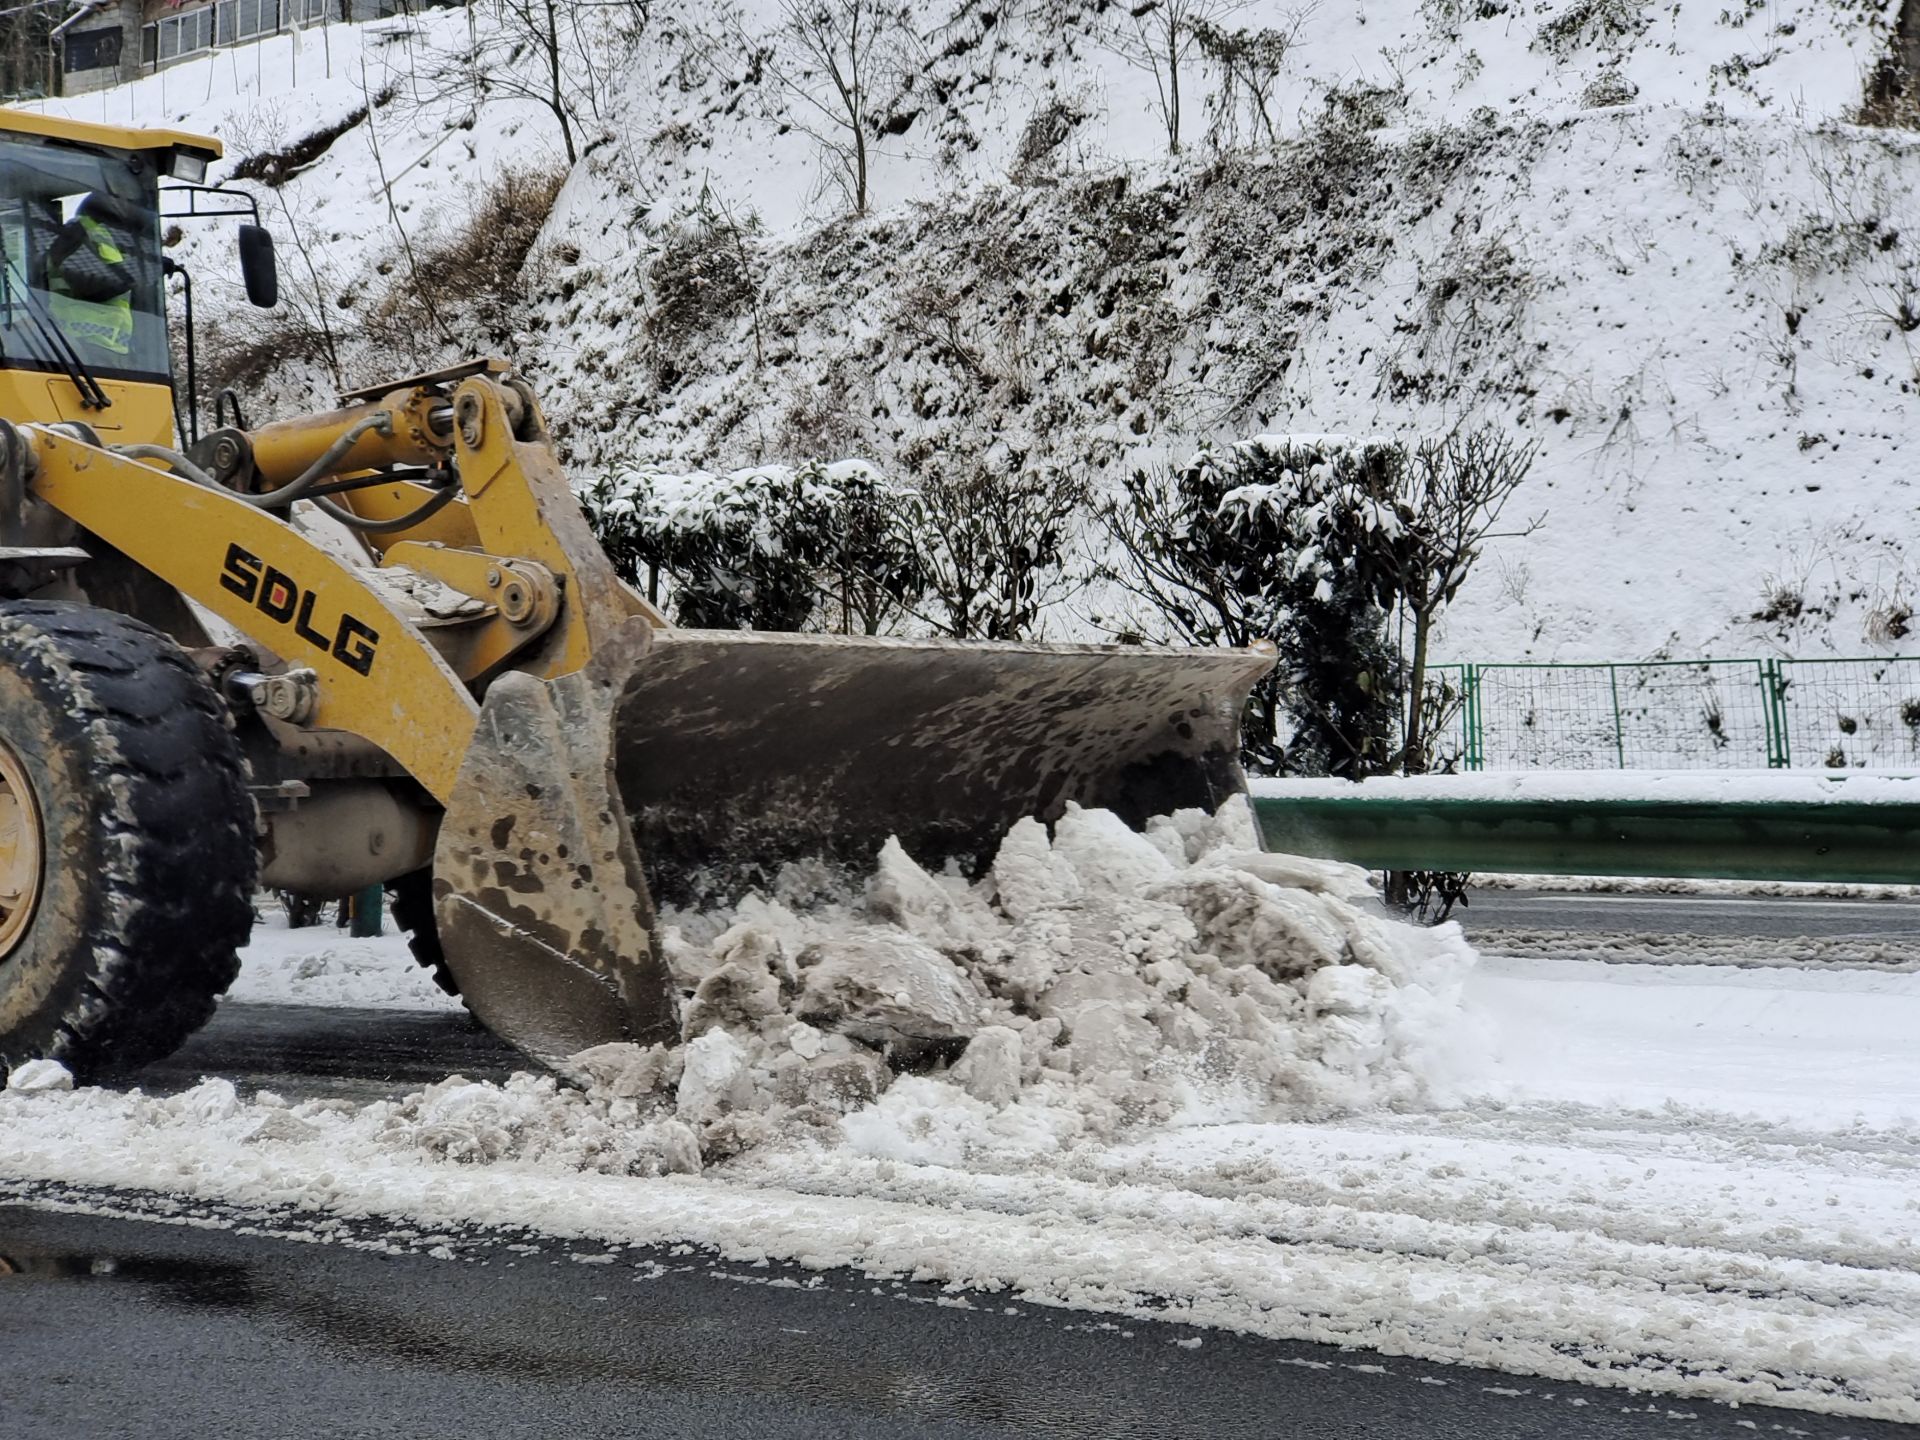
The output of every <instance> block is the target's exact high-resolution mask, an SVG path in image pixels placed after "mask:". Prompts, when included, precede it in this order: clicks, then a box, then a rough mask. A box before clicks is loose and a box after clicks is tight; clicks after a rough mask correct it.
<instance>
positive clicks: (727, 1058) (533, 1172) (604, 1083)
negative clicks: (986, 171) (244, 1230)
mask: <svg viewBox="0 0 1920 1440" xmlns="http://www.w3.org/2000/svg"><path fill="white" fill-rule="evenodd" d="M1244 825H1245V816H1244V812H1239V811H1236V812H1234V813H1232V814H1230V815H1229V816H1227V817H1226V819H1225V823H1222V822H1220V821H1207V820H1204V819H1202V818H1201V817H1197V816H1190V817H1183V820H1182V822H1181V823H1180V824H1178V825H1175V824H1169V823H1165V822H1162V823H1161V824H1160V825H1158V826H1157V827H1156V828H1155V830H1154V831H1153V832H1152V833H1150V834H1149V835H1148V836H1145V837H1141V836H1135V835H1132V834H1130V833H1129V832H1126V831H1125V830H1124V829H1123V828H1122V827H1119V826H1118V825H1117V824H1116V823H1115V822H1113V821H1112V820H1111V817H1107V816H1104V815H1101V814H1098V813H1095V812H1079V813H1077V814H1075V815H1073V816H1071V817H1069V819H1068V820H1067V821H1066V822H1064V823H1063V824H1062V825H1061V826H1060V827H1059V833H1058V834H1057V835H1056V837H1055V838H1054V840H1053V841H1052V842H1051V843H1049V841H1048V839H1047V837H1046V835H1045V834H1044V832H1042V831H1040V830H1039V828H1038V827H1036V826H1025V825H1023V826H1020V827H1017V828H1016V829H1015V831H1014V832H1013V833H1012V834H1010V835H1009V836H1008V839H1007V844H1006V845H1005V847H1004V848H1003V850H1002V853H1001V855H1000V858H999V861H998V863H997V864H996V865H995V867H994V873H993V875H992V876H991V877H990V878H989V879H987V880H985V881H982V882H981V883H980V884H979V885H978V886H973V887H969V886H967V885H966V884H964V883H963V882H961V881H959V880H956V879H952V878H943V877H934V876H930V875H928V874H927V873H926V872H924V871H922V870H920V869H918V868H917V867H915V866H914V865H913V864H912V863H911V861H910V860H909V859H908V858H907V857H906V856H905V855H904V854H902V853H900V851H899V849H898V847H897V846H889V847H888V850H887V852H886V853H885V855H884V856H883V857H882V859H881V862H880V864H879V867H878V870H877V873H876V874H875V876H874V877H873V879H872V881H871V883H870V885H869V887H868V891H867V894H866V896H865V897H864V900H863V901H862V902H860V903H845V904H842V905H840V906H839V907H838V908H828V909H818V908H816V909H814V910H811V911H802V910H800V909H797V908H792V907H789V906H786V905H783V904H780V903H777V902H776V901H773V900H767V899H758V900H753V901H750V902H748V903H746V904H743V905H742V906H741V907H740V908H739V909H738V911H737V912H735V913H734V914H732V915H731V916H723V917H718V918H717V919H716V918H714V917H691V916H689V917H682V923H681V925H680V927H679V930H678V932H677V933H676V936H675V943H674V945H673V947H672V955H673V958H674V961H675V964H676V967H677V969H678V970H679V972H680V973H681V975H682V978H683V980H684V981H685V982H686V983H687V984H688V985H689V986H690V987H692V988H693V990H694V994H693V998H692V1002H691V1003H690V1005H689V1006H688V1011H687V1026H686V1033H687V1035H688V1036H689V1037H690V1039H689V1040H688V1042H687V1043H685V1044H684V1045H682V1046H680V1047H677V1048H676V1049H673V1050H665V1049H657V1048H656V1049H653V1050H648V1051H639V1050H635V1049H633V1048H632V1047H608V1048H607V1049H604V1050H601V1051H597V1052H590V1053H589V1054H587V1055H585V1056H583V1057H580V1060H581V1072H582V1076H583V1078H585V1079H586V1080H587V1082H588V1083H587V1085H586V1088H584V1089H575V1088H569V1087H566V1086H563V1085H561V1084H558V1083H557V1082H556V1081H554V1080H553V1079H552V1078H549V1077H537V1076H531V1075H521V1076H516V1077H515V1078H514V1079H512V1080H510V1081H509V1082H507V1083H506V1084H504V1085H492V1084H478V1083H472V1082H469V1081H467V1080H465V1079H463V1078H461V1077H457V1076H456V1077H451V1078H449V1079H448V1080H446V1081H444V1082H442V1083H440V1084H438V1085H434V1086H431V1087H428V1088H427V1089H426V1090H424V1091H421V1092H419V1093H417V1094H412V1095H408V1096H405V1097H403V1098H398V1099H391V1100H383V1101H379V1102H376V1103H373V1104H368V1105H359V1106H356V1105H354V1104H351V1103H349V1102H346V1101H340V1100H322V1101H307V1102H300V1103H292V1102H289V1101H288V1100H286V1099H283V1098H281V1097H278V1096H275V1095H272V1094H269V1093H264V1092H262V1093H258V1094H255V1095H252V1096H244V1095H242V1094H240V1093H238V1092H237V1091H236V1089H235V1087H234V1086H233V1085H232V1084H231V1083H230V1082H228V1081H226V1080H222V1079H217V1078H216V1079H208V1080H205V1081H203V1082H202V1083H201V1084H200V1085H198V1086H197V1087H195V1088H193V1089H191V1090H189V1091H186V1092H185V1093H182V1094H178V1095H173V1096H169V1097H154V1096H148V1095H145V1094H142V1093H141V1092H139V1091H137V1090H136V1091H132V1092H126V1093H122V1092H116V1091H111V1090H102V1089H93V1088H83V1089H81V1090H79V1091H76V1092H73V1093H64V1092H61V1091H59V1090H58V1089H54V1088H37V1087H39V1086H40V1084H41V1081H42V1079H45V1080H48V1081H51V1082H53V1083H55V1084H57V1082H58V1078H59V1077H57V1076H53V1075H52V1074H51V1073H49V1074H48V1075H47V1076H45V1077H39V1076H38V1075H37V1072H36V1075H35V1076H31V1077H26V1085H25V1087H24V1088H16V1089H14V1090H10V1091H7V1092H4V1093H0V1178H5V1179H11V1180H14V1181H34V1180H48V1181H58V1182H64V1183H68V1184H78V1185H106V1186H127V1187H144V1188H151V1189H158V1190H164V1191H169V1192H174V1193H180V1194H185V1195H189V1196H193V1197H197V1198H204V1199H219V1200H223V1201H227V1202H236V1203H240V1204H244V1205H258V1206H297V1207H304V1208H308V1209H317V1210H323V1211H330V1212H333V1213H336V1214H340V1215H346V1216H362V1215H401V1216H407V1217H411V1218H412V1219H414V1220H416V1221H417V1222H419V1223H422V1224H426V1225H430V1226H432V1227H435V1228H445V1227H448V1226H459V1225H471V1224H487V1223H497V1224H514V1225H528V1224H531V1225H535V1226H537V1227H538V1228H539V1229H541V1230H543V1231H546V1232H548V1233H551V1234H555V1235H558V1236H562V1237H580V1238H592V1239H595V1240H598V1241H604V1242H612V1243H625V1244H650V1243H693V1244H697V1245H703V1246H708V1247H711V1248H713V1249H714V1250H716V1251H719V1252H721V1253H723V1254H724V1255H726V1256H728V1257H731V1258H735V1259H741V1260H749V1261H750V1260H756V1259H760V1258H769V1257H770V1258H780V1259H790V1260H796V1261H799V1262H800V1263H803V1264H806V1265H810V1266H815V1267H826V1266H839V1265H844V1266H853V1267H858V1268H862V1269H865V1270H867V1271H870V1272H873V1273H876V1274H888V1275H902V1276H905V1275H910V1276H915V1277H919V1278H922V1279H935V1280H942V1281H945V1282H947V1283H949V1284H950V1285H952V1286H954V1287H961V1286H965V1287H971V1288H980V1289H986V1290H1008V1291H1012V1292H1017V1293H1018V1294H1020V1295H1022V1296H1025V1297H1027V1298H1029V1299H1032V1300H1036V1301H1039V1302H1042V1303H1047V1304H1053V1305H1060V1306H1065V1307H1069V1308H1074V1309H1081V1310H1093V1311H1106V1312H1114V1313H1120V1314H1142V1315H1146V1314H1153V1315H1159V1316H1162V1317H1168V1318H1175V1319H1179V1320H1184V1321H1189V1322H1193V1323H1198V1324H1205V1325H1214V1326H1220V1327H1225V1328H1232V1329H1236V1330H1243V1331H1247V1332H1251V1333H1254V1334H1260V1335H1268V1336H1275V1337H1289V1338H1304V1339H1313V1340H1322V1341H1331V1342H1336V1343H1341V1344H1349V1345H1362V1346H1368V1347H1371V1348H1374V1349H1378V1350H1381V1351H1384V1352H1386V1353H1390V1354H1406V1355H1414V1356H1419V1357H1423V1358H1427V1359H1432V1360H1442V1361H1447V1360H1452V1361H1461V1362H1466V1363H1471V1364H1479V1365H1486V1366H1492V1367H1495V1368H1500V1369H1505V1370H1509V1371H1516V1372H1521V1373H1529V1374H1536V1375H1541V1376H1546V1377H1549V1378H1555V1379H1561V1380H1580V1381H1587V1382H1593V1383H1600V1384H1609V1385H1623V1386H1632V1387H1637V1388H1643V1389H1651V1390H1657V1391H1663V1392H1668V1393H1675V1394H1686V1395H1693V1396H1700V1397H1710V1398H1719V1399H1728V1400H1739V1401H1744V1402H1769V1403H1784V1404H1789V1405H1795V1406H1800V1407H1804V1408H1809V1409H1816V1410H1825V1411H1830V1412H1835V1413H1844V1414H1854V1415H1861V1416H1873V1417H1879V1418H1884V1419H1891V1420H1904V1421H1916V1420H1920V1344H1916V1341H1917V1340H1920V1273H1916V1272H1917V1269H1920V1256H1916V1247H1915V1236H1916V1220H1917V1217H1920V1192H1916V1189H1915V1187H1914V1184H1913V1179H1914V1173H1915V1167H1916V1165H1920V1123H1916V1117H1920V1058H1916V1056H1915V1053H1914V1048H1913V1046H1912V1045H1911V1042H1910V1037H1911V1036H1912V1035H1913V1034H1914V1033H1915V1032H1916V1029H1917V1028H1920V976H1915V975H1912V974H1891V975H1890V974H1883V973H1869V972H1857V971H1837V972H1834V971H1830V972H1825V973H1818V974H1804V973H1800V972H1797V971H1792V970H1781V969H1774V970H1765V971H1742V972H1737V973H1728V972H1725V971H1718V970H1708V969H1706V968H1705V967H1697V966H1696V967H1686V966H1658V965H1635V966H1619V965H1613V966H1587V965H1578V964H1570V963H1566V962H1548V961H1527V960H1521V959H1507V958H1501V959H1496V960H1492V961H1489V962H1487V963H1485V964H1483V965H1481V966H1479V967H1478V968H1470V966H1471V956H1470V953H1469V952H1468V950H1467V948H1466V946H1465V945H1464V943H1463V941H1462V940H1461V939H1460V937H1459V934H1458V932H1457V930H1455V929H1454V928H1453V927H1451V926H1448V927H1443V928H1442V929H1440V930H1438V931H1432V932H1426V931H1416V930H1412V929H1409V928H1407V927H1404V926H1400V925H1397V924H1394V923H1391V922H1388V921H1386V920H1384V919H1383V918H1381V917H1380V916H1379V914H1378V913H1377V910H1373V909H1369V908H1367V907H1366V906H1365V905H1364V903H1362V904H1355V903H1353V901H1352V900H1351V898H1350V897H1351V896H1353V895H1354V894H1355V893H1356V891H1357V890H1358V888H1359V880H1360V877H1359V876H1358V874H1357V872H1353V871H1349V870H1346V869H1345V868H1343V867H1338V866H1328V865H1323V864H1319V863H1316V862H1311V861H1300V860H1296V859H1291V858H1289V857H1282V856H1259V855H1257V854H1253V853H1250V852H1247V851H1245V850H1242V849H1240V848H1239V847H1240V846H1241V845H1242V844H1243V842H1244V840H1245V831H1244ZM883 1049H885V1050H886V1051H889V1052H890V1053H891V1054H892V1057H893V1059H894V1061H895V1062H896V1065H900V1064H908V1063H910V1064H911V1066H912V1067H913V1071H910V1072H909V1073H896V1065H889V1064H887V1063H886V1062H885V1061H884V1060H883V1059H882V1058H881V1052H882V1050H883ZM956 1056H957V1058H955V1057H956ZM1476 1061H1477V1062H1478V1063H1476ZM915 1072H917V1073H915Z"/></svg>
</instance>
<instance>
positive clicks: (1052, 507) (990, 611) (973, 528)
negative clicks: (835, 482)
mask: <svg viewBox="0 0 1920 1440" xmlns="http://www.w3.org/2000/svg"><path fill="white" fill-rule="evenodd" d="M922 460H923V464H922V468H921V471H920V474H919V477H918V480H917V483H916V484H915V486H914V487H913V488H912V489H911V490H908V491H904V492H903V493H902V494H901V495H900V496H899V497H898V500H897V501H896V508H895V514H896V516H897V524H898V525H899V527H900V533H901V534H903V535H904V536H906V537H908V538H909V540H910V542H911V543H912V544H913V545H914V547H915V549H916V550H917V552H918V554H919V557H920V564H921V575H922V576H923V578H924V580H925V584H926V590H925V599H924V602H923V609H922V615H923V618H924V619H926V620H927V621H928V622H929V623H930V624H932V625H933V626H934V627H935V628H936V629H938V630H939V631H940V632H941V633H943V634H946V635H950V636H952V637H953V638H955V639H957V640H1023V639H1029V638H1033V637H1035V636H1037V635H1038V634H1039V633H1040V621H1041V616H1042V614H1043V613H1044V612H1045V611H1046V610H1047V609H1049V608H1051V607H1053V606H1056V605H1058V604H1060V603H1061V602H1062V601H1064V600H1066V599H1068V598H1070V597H1071V595H1072V594H1073V592H1074V591H1076V590H1077V589H1079V587H1080V583H1081V582H1080V579H1079V577H1077V576H1076V575H1074V574H1073V573H1072V572H1071V570H1070V569H1069V567H1068V555H1069V545H1070V542H1071V540H1072V538H1073V535H1074V532H1075V528H1076V526H1077V524H1078V522H1079V521H1080V520H1081V519H1082V518H1083V517H1084V515H1085V511H1086V507H1087V503H1088V499H1089V490H1088V486H1087V482H1086V480H1085V478H1084V477H1083V476H1082V475H1081V474H1080V473H1078V472H1077V471H1073V470H1070V469H1067V468H1064V467H1062V466H1058V465H1032V466H1028V465H1026V464H1024V463H1023V461H1022V458H1021V457H1017V456H1013V457H991V456H982V455H974V454H958V455H935V456H925V457H922Z"/></svg>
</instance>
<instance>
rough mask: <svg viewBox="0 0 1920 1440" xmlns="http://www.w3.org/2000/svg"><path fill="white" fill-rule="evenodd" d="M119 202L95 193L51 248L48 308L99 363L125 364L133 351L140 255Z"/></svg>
mask: <svg viewBox="0 0 1920 1440" xmlns="http://www.w3.org/2000/svg"><path fill="white" fill-rule="evenodd" d="M123 211H124V207H123V205H122V203H121V202H120V201H117V200H115V199H113V198H112V197H111V196H109V195H107V194H105V193H104V192H102V191H98V190H96V191H94V192H93V193H91V194H89V195H88V196H87V197H86V198H85V199H83V200H82V201H81V202H80V205H79V207H78V209H77V210H76V211H75V212H74V216H73V218H72V219H71V220H69V221H67V222H66V224H64V225H62V226H61V227H60V229H59V232H58V233H57V234H56V235H55V236H54V237H53V241H52V243H51V244H50V245H49V246H48V248H47V283H46V289H47V294H48V297H49V299H48V303H47V309H48V311H49V312H50V313H51V314H52V316H53V321H54V323H55V324H56V325H58V326H59V327H60V329H61V330H62V331H64V332H65V334H66V335H67V337H68V338H69V339H70V340H72V341H73V342H74V343H75V344H76V345H80V346H84V347H86V348H85V350H83V352H82V353H83V354H89V355H90V356H92V357H93V358H96V359H97V360H98V361H99V363H102V364H106V365H114V364H120V365H124V364H125V363H126V359H127V356H128V355H129V354H130V353H131V352H132V349H133V291H134V284H135V276H134V272H133V261H132V256H133V254H134V253H135V250H136V246H135V245H134V243H133V241H132V238H131V236H130V235H129V233H128V226H129V222H128V218H127V217H126V215H125V214H124V213H123Z"/></svg>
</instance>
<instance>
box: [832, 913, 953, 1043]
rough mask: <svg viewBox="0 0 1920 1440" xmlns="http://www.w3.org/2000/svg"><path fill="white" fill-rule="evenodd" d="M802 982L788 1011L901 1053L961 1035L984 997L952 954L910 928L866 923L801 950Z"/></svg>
mask: <svg viewBox="0 0 1920 1440" xmlns="http://www.w3.org/2000/svg"><path fill="white" fill-rule="evenodd" d="M800 969H801V974H802V975H803V976H804V977H805V988H804V989H803V990H802V991H801V994H800V1001H799V1004H798V1005H797V1006H796V1007H795V1013H796V1014H798V1015H799V1016H800V1017H801V1018H802V1019H803V1020H807V1021H809V1022H811V1023H813V1024H815V1025H817V1026H819V1027H820V1028H822V1029H826V1030H837V1031H839V1032H840V1033H842V1034H844V1035H849V1036H852V1037H853V1038H855V1039H858V1040H864V1041H866V1042H867V1043H868V1044H871V1045H889V1046H893V1047H895V1048H896V1049H897V1050H898V1051H900V1052H901V1053H903V1054H913V1055H917V1054H919V1053H922V1052H924V1051H926V1050H927V1049H929V1048H933V1047H940V1046H944V1045H948V1044H950V1043H951V1042H953V1041H957V1040H965V1039H967V1038H968V1037H969V1036H971V1035H972V1034H973V1033H974V1031H975V1030H976V1029H978V1028H979V1025H980V1018H981V1011H982V1008H983V997H982V996H981V994H980V992H979V990H978V989H976V988H975V986H974V985H973V984H972V982H971V981H970V980H969V979H968V978H967V976H966V974H965V973H964V972H963V971H962V970H961V969H960V967H959V966H958V965H956V964H955V963H954V962H953V961H952V960H950V959H948V958H947V957H946V956H945V955H942V954H941V953H940V952H939V951H938V950H936V949H934V948H933V947H932V946H931V945H928V944H927V943H926V942H925V941H923V940H920V939H918V938H917V937H915V936H912V935H908V934H905V933H903V932H899V931H889V930H883V929H880V928H878V927H868V928H865V929H861V930H857V931H854V932H852V933H850V934H848V935H846V936H844V937H840V938H837V939H835V940H834V941H832V942H831V943H822V944H818V945H816V946H814V947H812V948H811V949H809V950H807V951H806V952H804V953H802V955H801V956H800Z"/></svg>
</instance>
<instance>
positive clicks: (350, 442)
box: [112, 410, 438, 520]
mask: <svg viewBox="0 0 1920 1440" xmlns="http://www.w3.org/2000/svg"><path fill="white" fill-rule="evenodd" d="M392 428H393V416H392V415H391V414H389V413H388V412H387V411H385V410H376V411H374V412H373V414H371V415H363V416H361V418H360V419H358V420H356V421H354V422H353V424H351V425H349V426H348V427H347V428H346V429H345V430H343V431H341V432H340V435H339V438H338V439H336V440H335V441H334V442H333V443H332V444H331V445H329V446H328V447H327V448H326V449H325V450H324V451H322V452H321V453H320V456H319V458H318V459H316V460H315V461H314V462H313V464H311V465H309V466H308V467H307V468H306V469H305V470H302V471H301V472H300V473H299V475H297V476H295V477H294V479H293V480H292V481H291V482H290V483H288V484H286V485H282V486H281V487H280V488H279V489H278V490H270V491H268V492H267V493H266V494H265V495H249V494H247V493H246V492H245V491H241V490H235V489H233V488H231V487H230V486H226V485H222V484H221V483H220V482H219V481H218V480H216V479H214V478H213V476H211V475H209V474H208V473H207V472H206V471H205V470H203V469H201V468H200V467H199V466H198V465H196V464H194V463H193V461H191V460H189V459H188V458H187V457H186V456H184V455H182V454H181V453H180V452H179V451H178V450H172V449H169V448H168V447H167V446H165V445H115V446H113V447H112V449H113V452H114V454H116V455H125V456H127V457H129V458H130V459H134V460H158V461H160V462H161V463H162V464H164V465H167V466H168V467H170V468H171V469H172V470H173V471H174V472H175V473H176V474H179V475H184V476H185V477H186V478H187V479H189V480H191V481H193V482H194V483H195V484H196V485H205V486H206V487H207V488H208V489H210V490H218V491H219V492H220V493H221V494H222V495H231V496H233V498H234V499H236V500H239V501H241V502H243V503H245V504H248V505H252V506H253V507H255V508H256V509H259V510H284V509H286V507H287V506H289V505H291V504H293V502H294V501H296V500H299V499H303V498H304V497H305V495H306V492H307V491H308V490H310V489H312V488H313V487H314V486H315V485H318V484H319V483H320V482H321V480H323V479H325V478H326V476H327V475H328V473H329V472H330V471H331V470H332V469H333V467H334V466H335V465H337V464H339V463H340V461H341V460H343V459H345V458H346V455H347V452H348V451H349V450H351V449H353V447H354V446H355V445H357V444H359V443H360V437H361V436H362V435H364V434H366V433H367V432H368V431H369V430H384V431H388V432H391V430H392ZM436 498H438V497H436ZM334 508H335V509H338V508H339V507H338V506H335V507H334ZM347 513H350V512H347ZM358 518H359V517H358V516H355V517H354V519H356V520H357V519H358Z"/></svg>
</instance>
